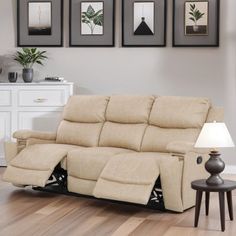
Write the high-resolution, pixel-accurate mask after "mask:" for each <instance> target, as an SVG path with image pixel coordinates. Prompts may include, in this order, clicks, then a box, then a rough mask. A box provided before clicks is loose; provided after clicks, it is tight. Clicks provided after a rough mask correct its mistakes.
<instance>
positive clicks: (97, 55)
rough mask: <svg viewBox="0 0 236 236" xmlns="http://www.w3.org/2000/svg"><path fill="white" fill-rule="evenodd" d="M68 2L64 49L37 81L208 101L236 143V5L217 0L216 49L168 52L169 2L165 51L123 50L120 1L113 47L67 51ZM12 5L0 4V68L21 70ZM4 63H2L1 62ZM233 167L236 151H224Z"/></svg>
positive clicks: (5, 0) (87, 90) (55, 51)
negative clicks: (59, 79) (51, 78)
mask: <svg viewBox="0 0 236 236" xmlns="http://www.w3.org/2000/svg"><path fill="white" fill-rule="evenodd" d="M68 2H69V1H68V0H65V11H64V12H65V24H64V26H65V38H66V39H65V45H66V47H64V48H48V49H46V50H47V51H48V54H49V57H50V60H49V61H48V63H47V64H46V66H45V67H43V68H41V67H36V68H35V69H36V70H37V78H43V77H44V76H45V75H59V76H63V77H65V78H66V79H67V80H69V81H73V82H75V84H76V86H77V92H79V93H80V94H117V93H123V94H160V95H181V96H182V95H183V96H206V97H210V98H211V99H212V102H213V103H214V104H215V105H218V106H223V107H224V108H225V114H226V124H227V126H228V128H229V130H230V132H231V134H232V136H233V139H234V140H235V142H236V122H235V120H236V84H235V83H236V24H235V22H236V14H235V9H236V1H235V0H222V1H221V25H220V27H221V34H220V43H221V45H220V47H219V48H172V47H171V37H172V32H171V31H172V30H171V27H172V22H171V21H172V0H168V34H167V38H168V46H167V47H166V48H121V47H120V38H121V24H120V21H121V19H120V15H121V0H117V10H116V12H117V14H116V45H117V46H116V47H115V48H68V46H67V45H68ZM15 45H16V1H15V0H1V1H0V63H2V64H4V72H3V74H2V75H1V77H0V80H1V81H3V80H4V79H6V76H7V71H8V70H19V71H20V67H18V66H16V65H14V64H13V63H12V62H11V59H8V57H9V55H12V54H13V53H14V52H15V50H16V47H15ZM3 58H4V62H2V61H3V60H2V59H3ZM223 153H224V156H223V158H224V159H225V160H226V162H227V164H235V165H236V151H235V149H227V150H223Z"/></svg>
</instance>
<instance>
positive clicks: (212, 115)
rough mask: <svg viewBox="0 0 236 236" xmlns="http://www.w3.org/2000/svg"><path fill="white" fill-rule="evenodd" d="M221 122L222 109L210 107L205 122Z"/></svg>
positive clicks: (222, 119) (222, 117)
mask: <svg viewBox="0 0 236 236" xmlns="http://www.w3.org/2000/svg"><path fill="white" fill-rule="evenodd" d="M213 121H217V122H223V121H224V109H223V108H222V107H211V108H210V110H209V113H208V116H207V121H206V122H213Z"/></svg>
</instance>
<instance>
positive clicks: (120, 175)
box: [93, 153, 159, 204]
mask: <svg viewBox="0 0 236 236" xmlns="http://www.w3.org/2000/svg"><path fill="white" fill-rule="evenodd" d="M137 155H139V154H137ZM154 155H155V154H154ZM158 176H159V165H158V163H157V160H155V158H151V157H145V158H141V157H137V156H136V154H132V153H131V154H119V155H116V156H113V157H112V158H111V160H110V161H109V162H108V163H107V165H106V166H105V168H104V169H103V171H102V173H101V175H100V177H99V179H98V182H97V184H96V186H95V189H94V192H93V194H94V196H95V197H98V198H105V199H113V200H119V201H127V202H133V203H139V204H147V202H148V200H149V196H150V193H151V191H152V188H153V186H154V184H155V182H156V179H157V177H158Z"/></svg>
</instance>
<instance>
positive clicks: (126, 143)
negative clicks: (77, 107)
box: [99, 122, 147, 151]
mask: <svg viewBox="0 0 236 236" xmlns="http://www.w3.org/2000/svg"><path fill="white" fill-rule="evenodd" d="M146 127H147V125H146V124H119V123H112V122H106V123H105V124H104V126H103V129H102V132H101V136H100V142H99V146H101V147H119V148H128V149H131V150H135V151H139V150H140V147H141V142H142V138H143V134H144V131H145V129H146Z"/></svg>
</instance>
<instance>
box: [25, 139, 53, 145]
mask: <svg viewBox="0 0 236 236" xmlns="http://www.w3.org/2000/svg"><path fill="white" fill-rule="evenodd" d="M50 143H56V140H46V139H38V138H28V139H27V141H26V146H30V145H34V144H50Z"/></svg>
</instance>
